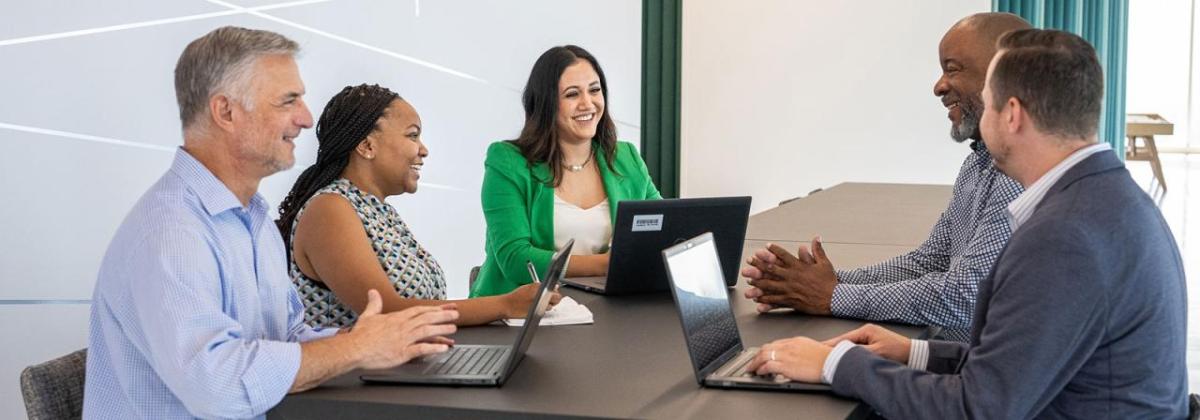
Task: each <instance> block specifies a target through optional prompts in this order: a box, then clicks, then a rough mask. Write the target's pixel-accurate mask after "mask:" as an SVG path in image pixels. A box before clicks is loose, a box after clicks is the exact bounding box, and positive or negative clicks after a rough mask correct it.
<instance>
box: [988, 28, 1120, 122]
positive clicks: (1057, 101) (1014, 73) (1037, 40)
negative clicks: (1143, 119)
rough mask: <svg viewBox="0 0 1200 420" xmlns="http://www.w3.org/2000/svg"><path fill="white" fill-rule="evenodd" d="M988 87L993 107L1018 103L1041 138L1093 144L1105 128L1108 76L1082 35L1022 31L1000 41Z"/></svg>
mask: <svg viewBox="0 0 1200 420" xmlns="http://www.w3.org/2000/svg"><path fill="white" fill-rule="evenodd" d="M997 50H998V53H999V54H1002V55H1000V56H999V57H998V58H996V64H995V67H994V68H993V69H992V75H991V78H990V79H989V81H988V83H990V84H991V88H992V102H993V103H994V104H993V107H995V108H996V109H1002V108H1003V107H1004V103H1005V102H1007V101H1008V99H1009V98H1017V100H1019V101H1021V106H1022V107H1024V108H1025V109H1026V110H1027V112H1029V118H1030V119H1031V120H1033V124H1034V125H1035V126H1036V127H1037V128H1038V129H1039V130H1041V131H1042V132H1045V133H1048V134H1054V135H1059V136H1064V137H1074V138H1089V137H1091V136H1093V135H1095V134H1096V130H1097V129H1098V128H1099V125H1100V108H1101V104H1102V102H1103V97H1104V73H1103V70H1102V69H1101V68H1100V60H1099V59H1097V58H1096V50H1095V49H1094V48H1092V45H1091V44H1089V43H1088V42H1087V41H1086V40H1084V39H1083V38H1080V37H1079V36H1078V35H1075V34H1072V33H1069V32H1063V31H1057V30H1047V29H1021V30H1016V31H1012V32H1009V33H1007V34H1005V35H1004V36H1002V37H1001V38H1000V40H999V41H997Z"/></svg>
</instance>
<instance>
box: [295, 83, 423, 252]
mask: <svg viewBox="0 0 1200 420" xmlns="http://www.w3.org/2000/svg"><path fill="white" fill-rule="evenodd" d="M398 99H403V98H401V97H400V95H398V94H396V93H395V92H392V91H391V90H388V88H385V87H381V86H379V85H367V84H361V85H358V86H346V87H345V88H344V89H342V91H341V92H338V94H337V95H333V98H330V99H329V103H327V104H325V110H324V111H322V112H321V119H320V120H319V121H317V161H316V162H315V163H313V164H312V166H309V167H308V168H307V169H305V170H304V172H303V173H301V174H300V177H299V178H297V179H296V184H295V185H293V186H292V190H291V191H290V192H288V195H287V198H284V199H283V202H282V203H279V220H276V221H275V225H276V226H278V227H279V233H280V234H282V235H283V243H284V248H286V249H287V255H288V260H289V261H290V260H291V257H292V246H291V243H292V237H291V236H292V223H294V222H295V220H296V216H297V215H298V214H299V213H300V208H301V207H304V203H306V202H308V199H309V198H311V197H312V196H313V194H316V193H317V191H319V190H320V189H321V188H324V187H325V186H327V185H329V183H331V182H333V181H335V180H337V179H338V178H339V177H341V176H342V171H344V170H346V165H348V164H350V153H352V152H353V151H354V149H355V148H356V147H358V144H359V143H362V141H363V140H365V139H366V138H367V136H368V135H370V134H371V133H372V132H374V131H375V129H376V128H377V127H378V122H379V119H380V118H382V117H383V113H384V111H386V110H387V108H388V106H390V105H391V104H392V101H395V100H398Z"/></svg>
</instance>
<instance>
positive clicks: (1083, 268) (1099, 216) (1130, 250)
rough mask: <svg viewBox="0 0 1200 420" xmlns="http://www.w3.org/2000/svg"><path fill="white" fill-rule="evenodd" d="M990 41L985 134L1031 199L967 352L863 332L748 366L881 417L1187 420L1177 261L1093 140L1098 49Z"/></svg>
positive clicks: (1010, 37) (1021, 37)
mask: <svg viewBox="0 0 1200 420" xmlns="http://www.w3.org/2000/svg"><path fill="white" fill-rule="evenodd" d="M998 47H999V48H998V52H997V54H996V56H995V57H994V58H993V59H992V62H991V67H990V68H989V69H988V77H987V82H986V83H985V87H984V91H983V98H984V104H985V111H984V114H983V118H982V122H981V130H982V134H983V140H984V142H985V144H986V145H987V148H988V150H989V151H990V152H991V154H992V156H993V159H994V160H995V161H996V164H997V166H998V167H999V168H1000V169H1001V170H1002V171H1003V172H1004V173H1005V174H1008V175H1009V176H1011V177H1012V178H1013V179H1015V180H1017V182H1019V183H1021V185H1022V186H1024V187H1025V192H1024V193H1022V194H1021V195H1020V196H1019V197H1017V199H1016V200H1014V201H1013V202H1012V203H1011V204H1010V205H1009V207H1008V212H1009V215H1010V218H1011V222H1012V226H1013V229H1014V231H1013V235H1012V238H1011V240H1010V241H1009V243H1008V245H1007V246H1006V248H1005V250H1004V251H1003V252H1002V253H1001V255H1000V258H999V260H998V261H997V262H996V266H995V267H994V268H993V269H992V272H991V274H990V275H989V276H988V278H987V279H985V280H984V282H983V283H981V284H980V286H979V301H978V303H977V305H976V308H975V318H974V319H975V324H974V326H973V327H972V334H971V341H970V343H969V344H963V343H951V342H941V341H923V340H908V339H906V338H904V337H902V336H900V335H898V334H895V333H892V332H890V331H887V330H885V329H883V328H880V327H878V326H874V325H867V326H865V327H863V328H860V329H858V330H855V331H852V332H850V333H847V334H845V335H843V336H840V337H836V338H833V339H831V340H827V341H825V342H824V343H820V342H816V341H813V340H811V339H808V338H804V337H796V338H790V339H786V340H779V341H776V342H773V343H770V344H768V345H766V346H763V347H762V351H761V352H760V353H759V354H758V356H757V357H756V358H755V360H754V361H753V362H752V366H751V367H752V368H753V369H756V370H758V372H759V373H763V374H766V373H779V374H783V375H784V376H787V377H789V378H792V379H794V380H799V381H807V382H826V383H830V384H832V385H833V390H834V392H836V393H838V394H842V395H847V396H851V397H855V398H860V399H862V400H864V401H866V402H867V403H868V404H870V405H871V406H872V407H874V408H875V409H876V410H878V411H879V412H880V413H881V414H882V415H883V416H885V417H888V418H1002V419H1015V418H1086V419H1093V418H1120V419H1125V418H1183V417H1186V416H1187V414H1188V406H1187V400H1186V399H1187V396H1186V392H1187V373H1186V368H1185V363H1184V348H1185V338H1186V313H1187V302H1186V296H1187V293H1186V290H1185V279H1184V274H1183V263H1182V261H1181V259H1180V256H1179V250H1178V248H1177V247H1176V245H1175V241H1174V239H1173V237H1172V235H1171V232H1170V230H1169V229H1168V227H1167V224H1166V222H1165V221H1164V220H1163V218H1162V214H1161V213H1160V212H1159V210H1158V208H1157V207H1156V206H1155V205H1154V203H1153V202H1152V201H1151V200H1150V199H1149V197H1148V196H1147V195H1146V194H1145V193H1144V192H1143V191H1142V190H1141V189H1140V188H1139V187H1138V186H1137V184H1135V183H1134V182H1133V180H1132V178H1130V176H1129V172H1128V171H1127V170H1125V167H1124V165H1123V164H1122V163H1121V161H1120V160H1118V159H1117V156H1116V155H1115V154H1114V153H1113V151H1112V150H1111V148H1109V146H1108V145H1107V144H1104V143H1098V142H1097V139H1096V129H1097V126H1098V122H1099V117H1100V108H1101V101H1102V96H1103V75H1102V72H1101V68H1100V64H1099V61H1098V60H1097V58H1096V53H1095V50H1094V49H1093V48H1092V46H1091V45H1089V44H1088V43H1087V41H1085V40H1083V39H1082V38H1080V37H1078V36H1076V35H1073V34H1070V33H1066V32H1061V31H1052V30H1037V29H1025V30H1018V31H1013V32H1010V33H1008V34H1007V35H1005V36H1004V37H1002V38H1001V39H1000V41H999V43H998ZM814 252H816V253H818V254H821V253H823V252H824V251H823V250H822V249H821V248H820V247H819V246H818V247H816V248H815V249H814ZM759 263H760V264H762V263H761V262H759ZM803 263H804V262H802V261H799V260H797V259H792V260H781V261H778V262H776V263H775V264H777V265H780V266H782V267H770V266H766V265H765V264H764V265H763V266H761V267H758V268H760V269H762V270H764V271H768V272H769V271H771V270H776V269H786V268H787V267H786V266H788V265H791V264H803ZM906 365H907V366H906Z"/></svg>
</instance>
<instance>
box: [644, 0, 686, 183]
mask: <svg viewBox="0 0 1200 420" xmlns="http://www.w3.org/2000/svg"><path fill="white" fill-rule="evenodd" d="M681 2H682V0H642V159H645V161H646V167H647V168H648V169H649V170H650V178H652V179H654V182H655V184H656V185H658V190H659V192H660V193H662V196H663V197H665V198H675V197H679V78H680V76H679V74H680V73H679V67H680V59H681V57H680V43H681V38H682V34H681V33H680V27H681V26H682V25H681V22H682V17H681V15H682V4H681Z"/></svg>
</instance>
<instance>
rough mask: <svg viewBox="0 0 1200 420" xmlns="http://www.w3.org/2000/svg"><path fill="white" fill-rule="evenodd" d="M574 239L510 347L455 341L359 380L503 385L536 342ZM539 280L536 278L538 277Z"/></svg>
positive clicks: (555, 264)
mask: <svg viewBox="0 0 1200 420" xmlns="http://www.w3.org/2000/svg"><path fill="white" fill-rule="evenodd" d="M574 245H575V240H574V239H572V240H570V241H567V244H566V245H564V246H563V247H562V249H560V250H558V253H556V254H555V256H554V259H553V260H552V261H551V262H550V269H549V270H547V272H546V277H545V280H544V281H542V287H540V288H538V292H537V295H535V296H534V299H533V304H532V305H530V306H529V314H528V315H527V316H526V317H525V320H526V322H525V325H524V326H522V327H521V332H520V333H518V334H517V340H516V341H515V342H514V343H513V344H512V345H511V346H504V345H471V344H455V345H454V347H451V348H450V350H449V351H447V352H445V353H441V354H436V355H430V356H425V357H422V358H419V359H416V360H412V361H410V362H408V363H405V364H403V365H400V366H397V367H394V368H391V369H386V370H376V371H368V372H366V373H365V374H363V375H362V376H359V379H361V380H363V381H365V382H382V383H398V384H429V385H456V386H501V385H504V381H505V380H507V379H508V377H509V375H511V374H512V372H513V371H514V370H516V368H517V364H519V363H521V359H524V358H525V350H526V349H528V348H529V343H531V342H533V333H534V332H535V331H537V327H538V324H539V323H540V322H541V320H542V315H545V313H546V309H547V308H549V306H550V291H551V290H554V289H555V288H556V287H557V285H558V282H559V281H560V280H562V276H563V273H566V272H567V260H568V259H569V257H570V255H571V247H572V246H574ZM535 280H536V278H535Z"/></svg>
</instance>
